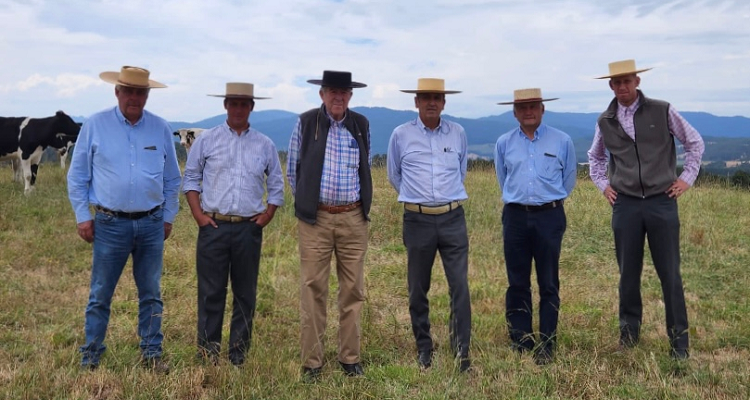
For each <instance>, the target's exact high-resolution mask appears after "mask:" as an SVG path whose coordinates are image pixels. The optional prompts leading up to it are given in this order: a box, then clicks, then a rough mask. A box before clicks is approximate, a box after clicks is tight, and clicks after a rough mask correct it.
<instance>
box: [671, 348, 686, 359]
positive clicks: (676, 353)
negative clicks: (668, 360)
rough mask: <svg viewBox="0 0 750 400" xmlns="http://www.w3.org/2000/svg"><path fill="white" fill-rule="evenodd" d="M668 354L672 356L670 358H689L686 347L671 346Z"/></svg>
mask: <svg viewBox="0 0 750 400" xmlns="http://www.w3.org/2000/svg"><path fill="white" fill-rule="evenodd" d="M669 355H670V356H672V359H674V360H677V361H684V360H687V359H688V358H690V352H688V349H676V348H672V349H671V350H670V351H669Z"/></svg>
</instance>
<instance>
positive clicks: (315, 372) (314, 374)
mask: <svg viewBox="0 0 750 400" xmlns="http://www.w3.org/2000/svg"><path fill="white" fill-rule="evenodd" d="M322 371H323V368H322V367H318V368H310V367H303V368H302V381H303V382H305V383H313V382H315V381H317V380H319V379H320V373H321V372H322Z"/></svg>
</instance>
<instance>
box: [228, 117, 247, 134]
mask: <svg viewBox="0 0 750 400" xmlns="http://www.w3.org/2000/svg"><path fill="white" fill-rule="evenodd" d="M224 128H226V130H227V132H229V133H231V134H232V135H236V133H235V132H234V131H233V130H232V128H230V127H229V124H228V123H227V121H226V120H224ZM250 128H252V125H250V123H249V122H248V124H247V129H245V130H244V131H242V132H240V136H242V135H246V134H248V133H249V132H250Z"/></svg>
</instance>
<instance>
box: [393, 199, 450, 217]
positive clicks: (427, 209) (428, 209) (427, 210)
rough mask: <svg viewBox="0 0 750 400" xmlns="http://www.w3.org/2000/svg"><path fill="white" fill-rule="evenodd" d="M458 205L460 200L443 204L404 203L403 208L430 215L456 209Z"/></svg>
mask: <svg viewBox="0 0 750 400" xmlns="http://www.w3.org/2000/svg"><path fill="white" fill-rule="evenodd" d="M458 207H461V202H460V201H451V202H450V203H448V204H443V205H441V206H423V205H421V204H416V203H404V209H405V210H406V211H411V212H415V213H420V214H432V215H440V214H445V213H447V212H449V211H453V210H455V209H457V208H458Z"/></svg>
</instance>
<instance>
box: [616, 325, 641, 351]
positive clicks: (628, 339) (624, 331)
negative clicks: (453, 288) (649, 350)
mask: <svg viewBox="0 0 750 400" xmlns="http://www.w3.org/2000/svg"><path fill="white" fill-rule="evenodd" d="M637 344H638V332H637V331H636V330H634V329H632V328H630V327H629V326H624V327H622V328H620V348H623V349H632V348H633V347H635V345H637Z"/></svg>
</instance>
